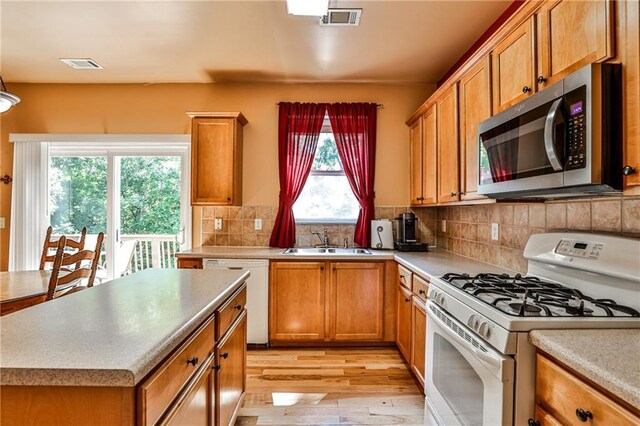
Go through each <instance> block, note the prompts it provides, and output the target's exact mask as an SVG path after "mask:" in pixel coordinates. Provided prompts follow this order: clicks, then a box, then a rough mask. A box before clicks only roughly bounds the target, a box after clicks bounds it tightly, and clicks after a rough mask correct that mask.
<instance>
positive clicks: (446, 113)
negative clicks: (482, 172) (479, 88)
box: [436, 84, 460, 203]
mask: <svg viewBox="0 0 640 426" xmlns="http://www.w3.org/2000/svg"><path fill="white" fill-rule="evenodd" d="M436 106H437V108H438V110H437V111H438V113H437V132H438V155H437V157H438V203H449V202H452V201H458V200H459V192H460V189H459V180H460V174H459V172H458V170H459V168H458V167H459V163H458V155H459V153H458V145H459V144H458V85H457V84H454V85H453V86H451V87H450V88H449V89H447V90H445V91H444V92H443V93H442V96H441V97H440V98H439V99H438V101H437V102H436Z"/></svg>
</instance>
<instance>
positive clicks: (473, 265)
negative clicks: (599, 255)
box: [176, 247, 515, 278]
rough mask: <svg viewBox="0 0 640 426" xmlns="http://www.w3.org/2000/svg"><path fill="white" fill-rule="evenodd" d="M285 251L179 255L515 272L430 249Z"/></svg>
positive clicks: (205, 250)
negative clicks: (355, 252)
mask: <svg viewBox="0 0 640 426" xmlns="http://www.w3.org/2000/svg"><path fill="white" fill-rule="evenodd" d="M284 250H285V249H282V248H271V247H198V248H194V249H192V250H187V251H185V252H181V253H176V256H178V257H184V258H200V259H215V258H219V259H270V260H303V259H304V260H309V259H315V260H331V259H336V260H354V261H361V262H362V261H364V262H366V261H368V260H373V261H375V260H396V261H397V262H398V263H400V264H401V265H404V266H406V267H407V268H409V269H411V270H413V271H414V272H417V273H418V274H419V275H423V276H426V277H428V278H434V277H440V276H442V275H444V274H446V273H447V272H457V273H465V272H466V273H468V274H470V275H475V274H479V273H481V272H491V273H510V274H514V273H515V272H514V271H511V270H507V269H504V268H499V267H497V266H493V265H490V264H488V263H483V262H480V261H477V260H473V259H469V258H466V257H463V256H459V255H457V254H454V253H451V252H448V251H445V250H441V249H438V248H437V247H434V248H430V249H429V251H428V252H426V253H425V252H400V251H395V250H372V249H368V250H370V251H371V253H372V254H370V255H342V256H340V255H333V254H332V255H308V256H301V255H291V254H283V251H284Z"/></svg>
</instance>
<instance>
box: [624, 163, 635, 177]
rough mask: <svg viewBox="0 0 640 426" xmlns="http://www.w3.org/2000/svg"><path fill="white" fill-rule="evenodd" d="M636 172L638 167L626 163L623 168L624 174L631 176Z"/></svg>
mask: <svg viewBox="0 0 640 426" xmlns="http://www.w3.org/2000/svg"><path fill="white" fill-rule="evenodd" d="M635 172H636V169H635V167H633V166H629V165H626V166H624V167H623V168H622V174H623V175H624V176H631V175H632V174H634V173H635Z"/></svg>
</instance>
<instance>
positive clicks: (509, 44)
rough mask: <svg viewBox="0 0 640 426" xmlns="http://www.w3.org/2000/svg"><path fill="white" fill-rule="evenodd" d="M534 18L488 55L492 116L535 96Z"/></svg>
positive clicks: (518, 28) (503, 40) (523, 24)
mask: <svg viewBox="0 0 640 426" xmlns="http://www.w3.org/2000/svg"><path fill="white" fill-rule="evenodd" d="M534 24H535V16H532V17H531V18H529V19H528V20H527V21H525V22H523V23H522V24H521V25H520V26H519V27H517V28H516V29H514V30H513V31H512V32H511V33H510V34H509V35H508V36H506V37H505V38H504V39H502V40H500V41H499V42H498V43H497V44H496V46H495V47H494V48H493V50H492V52H491V67H492V68H491V73H492V75H493V112H494V113H497V112H500V111H502V110H504V109H506V108H508V107H510V106H511V105H514V104H516V103H518V102H520V101H521V100H523V99H524V98H526V97H528V96H530V95H531V94H532V93H533V92H535V89H536V87H535V84H536V81H535V78H536V76H535V72H536V67H535V62H536V61H535V25H534Z"/></svg>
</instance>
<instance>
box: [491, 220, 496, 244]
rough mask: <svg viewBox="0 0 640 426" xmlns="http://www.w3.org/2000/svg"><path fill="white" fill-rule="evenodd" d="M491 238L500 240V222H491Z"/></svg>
mask: <svg viewBox="0 0 640 426" xmlns="http://www.w3.org/2000/svg"><path fill="white" fill-rule="evenodd" d="M491 239H492V240H493V241H498V224H497V223H492V224H491Z"/></svg>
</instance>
